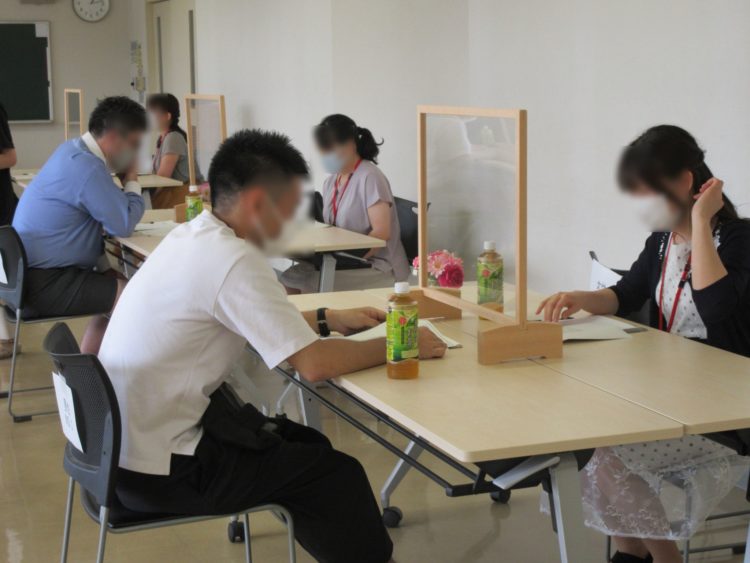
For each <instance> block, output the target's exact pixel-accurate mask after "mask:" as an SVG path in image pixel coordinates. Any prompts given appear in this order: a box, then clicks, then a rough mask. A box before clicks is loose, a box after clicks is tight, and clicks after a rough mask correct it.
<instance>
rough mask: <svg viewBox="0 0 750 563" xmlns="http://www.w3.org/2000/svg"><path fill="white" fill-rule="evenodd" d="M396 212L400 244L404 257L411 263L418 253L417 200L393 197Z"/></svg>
mask: <svg viewBox="0 0 750 563" xmlns="http://www.w3.org/2000/svg"><path fill="white" fill-rule="evenodd" d="M393 199H394V201H395V202H396V214H397V215H398V223H399V226H400V227H401V244H403V245H404V250H405V251H406V258H408V260H409V264H411V262H412V260H414V258H416V257H417V255H418V254H419V218H418V216H417V202H416V201H409V200H408V199H403V198H400V197H394V198H393Z"/></svg>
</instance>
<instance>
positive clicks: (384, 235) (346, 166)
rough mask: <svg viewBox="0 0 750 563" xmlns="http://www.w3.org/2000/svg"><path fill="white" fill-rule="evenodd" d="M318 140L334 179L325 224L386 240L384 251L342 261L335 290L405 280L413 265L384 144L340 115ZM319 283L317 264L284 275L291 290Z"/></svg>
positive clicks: (328, 121)
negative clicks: (381, 157) (383, 163)
mask: <svg viewBox="0 0 750 563" xmlns="http://www.w3.org/2000/svg"><path fill="white" fill-rule="evenodd" d="M313 135H314V137H315V143H316V145H317V147H318V150H319V151H320V153H321V161H322V163H323V167H324V168H325V170H326V172H328V173H329V174H330V175H329V176H328V177H327V178H326V180H325V182H324V183H323V190H322V195H323V210H322V219H323V221H325V222H326V223H328V224H329V225H335V226H337V227H341V228H343V229H347V230H349V231H354V232H357V233H362V234H366V235H369V236H371V237H375V238H379V239H382V240H384V241H386V246H385V247H384V248H371V249H368V250H365V251H362V252H358V251H350V252H349V254H356V255H357V256H358V257H359V258H361V259H360V260H357V259H354V258H349V259H347V258H346V257H343V258H342V257H339V256H337V266H336V282H335V287H336V289H337V290H343V289H363V288H368V287H387V286H391V285H393V283H394V282H396V281H404V280H406V279H407V278H408V277H409V263H408V260H407V258H406V252H405V250H404V246H403V244H402V243H401V228H400V225H399V222H398V215H397V213H396V207H395V202H394V200H393V193H392V192H391V186H390V184H389V182H388V179H387V178H386V177H385V174H383V172H382V171H381V170H380V168H378V166H377V157H378V154H379V153H380V148H379V143H377V142H376V141H375V138H374V137H373V135H372V133H371V132H370V130H369V129H366V128H364V127H359V126H358V125H357V124H356V123H355V122H354V121H353V120H352V119H351V118H349V117H347V116H345V115H341V114H334V115H329V116H328V117H326V118H325V119H323V121H321V122H320V124H319V125H317V126H316V127H315V130H314V132H313ZM380 144H382V143H380ZM319 219H321V217H319ZM318 279H319V273H318V272H317V271H316V270H315V267H314V266H313V265H312V264H310V263H300V264H298V265H297V266H294V267H292V268H290V269H289V270H287V271H286V272H284V274H283V275H282V278H281V281H282V283H283V284H284V285H285V286H286V287H287V288H288V289H289V290H291V291H302V292H309V291H315V288H317V285H318Z"/></svg>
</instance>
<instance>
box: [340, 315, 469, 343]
mask: <svg viewBox="0 0 750 563" xmlns="http://www.w3.org/2000/svg"><path fill="white" fill-rule="evenodd" d="M419 326H423V327H427V328H429V329H430V330H431V331H432V332H433V334H434V335H435V336H437V337H438V338H439V339H440V340H442V341H443V342H445V345H446V346H447V347H448V348H460V347H461V343H460V342H457V341H455V340H453V339H452V338H448V337H447V336H445V335H444V334H443V333H442V332H440V331H439V330H438V328H437V327H436V326H435V325H434V324H432V323H431V322H430V321H428V320H427V319H419ZM347 338H348V339H349V340H356V341H358V342H363V341H365V340H373V339H375V338H385V323H381V324H379V325H378V326H374V327H372V328H370V329H367V330H363V331H362V332H358V333H357V334H352V335H351V336H347Z"/></svg>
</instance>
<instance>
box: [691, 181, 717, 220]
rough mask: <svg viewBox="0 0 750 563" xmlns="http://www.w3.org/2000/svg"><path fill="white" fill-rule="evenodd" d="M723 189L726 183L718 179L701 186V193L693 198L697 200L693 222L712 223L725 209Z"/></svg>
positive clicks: (694, 206) (693, 212)
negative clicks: (715, 216) (722, 209)
mask: <svg viewBox="0 0 750 563" xmlns="http://www.w3.org/2000/svg"><path fill="white" fill-rule="evenodd" d="M723 188H724V182H722V181H721V180H719V179H718V178H711V179H710V180H709V181H708V182H706V183H705V184H703V185H702V186H701V189H700V191H699V192H698V193H697V194H695V195H694V196H693V198H694V199H695V200H696V201H695V204H694V205H693V211H692V217H693V222H699V221H704V222H705V221H711V219H713V217H714V215H716V214H717V213H718V212H719V211H720V210H721V208H722V207H724V200H723V198H722V190H723Z"/></svg>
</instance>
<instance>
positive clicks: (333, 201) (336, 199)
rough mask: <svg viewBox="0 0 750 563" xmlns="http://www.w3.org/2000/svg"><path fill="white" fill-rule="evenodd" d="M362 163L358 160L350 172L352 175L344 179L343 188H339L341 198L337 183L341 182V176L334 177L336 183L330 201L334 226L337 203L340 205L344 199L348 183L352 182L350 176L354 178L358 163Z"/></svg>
mask: <svg viewBox="0 0 750 563" xmlns="http://www.w3.org/2000/svg"><path fill="white" fill-rule="evenodd" d="M361 162H362V159H361V158H360V159H359V160H358V161H357V164H355V165H354V170H352V173H351V174H349V177H348V178H347V179H346V182H345V183H344V187H343V188H341V196H340V197H339V181H340V180H341V175H340V174H337V175H336V181H335V182H334V183H333V199H331V209H332V210H333V223H332V224H333V225H335V224H336V217H338V214H339V203H341V200H342V199H343V198H344V194H345V193H346V188H348V187H349V182H351V181H352V176H354V173H355V172H356V171H357V168H359V165H360V163H361Z"/></svg>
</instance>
